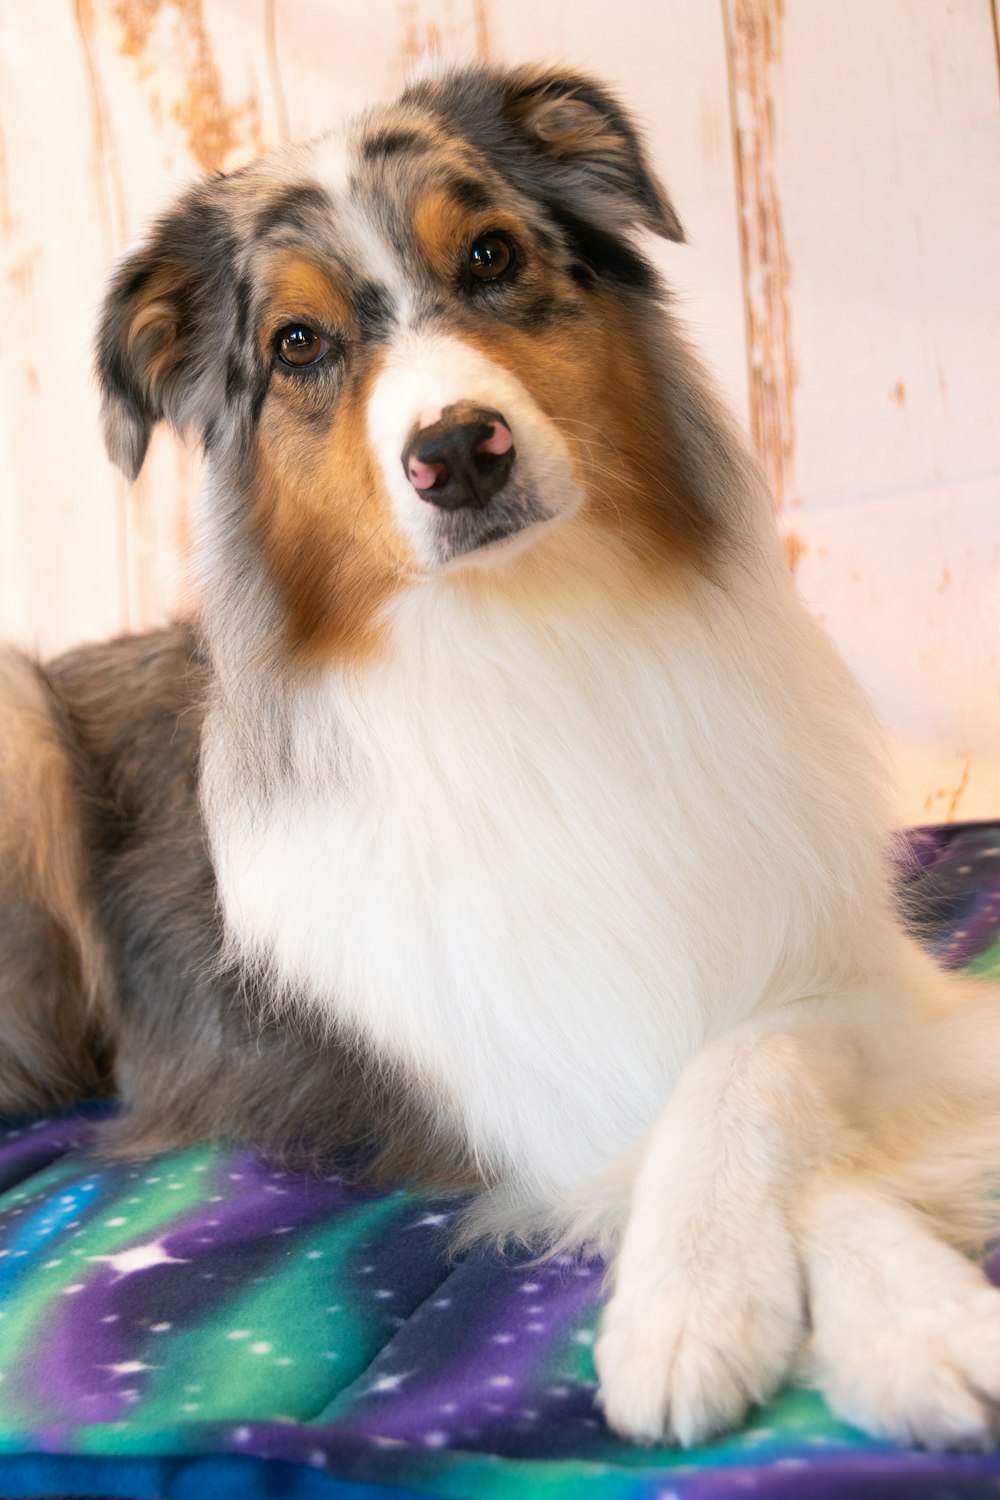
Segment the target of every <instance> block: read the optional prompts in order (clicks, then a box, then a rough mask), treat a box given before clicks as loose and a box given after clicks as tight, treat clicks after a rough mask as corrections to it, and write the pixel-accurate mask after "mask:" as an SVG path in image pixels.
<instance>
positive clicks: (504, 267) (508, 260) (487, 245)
mask: <svg viewBox="0 0 1000 1500" xmlns="http://www.w3.org/2000/svg"><path fill="white" fill-rule="evenodd" d="M513 264H514V246H513V245H512V244H511V242H510V240H509V239H508V238H507V236H506V235H503V234H483V235H480V237H479V239H478V240H476V242H475V244H474V245H473V246H472V248H471V250H470V251H469V270H470V271H471V272H472V275H473V276H474V277H475V278H476V280H477V281H496V279H497V277H499V276H504V275H505V274H506V273H507V272H508V271H509V270H510V268H511V266H512V265H513Z"/></svg>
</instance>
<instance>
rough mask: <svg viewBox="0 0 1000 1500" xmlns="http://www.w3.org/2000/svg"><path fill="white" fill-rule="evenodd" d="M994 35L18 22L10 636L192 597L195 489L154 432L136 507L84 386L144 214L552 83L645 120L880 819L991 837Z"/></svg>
mask: <svg viewBox="0 0 1000 1500" xmlns="http://www.w3.org/2000/svg"><path fill="white" fill-rule="evenodd" d="M996 36H997V25H996V14H995V10H994V6H993V4H991V3H990V0H878V3H877V4H872V3H871V0H836V3H835V0H786V3H784V4H781V3H780V0H717V3H712V4H709V3H706V0H662V3H661V4H659V5H658V6H656V7H653V8H651V7H650V6H649V5H648V3H647V0H619V3H617V4H616V5H614V6H613V7H610V6H608V5H607V4H606V0H577V3H573V4H570V3H569V0H546V4H545V5H544V6H543V5H539V4H537V3H528V0H507V3H506V4H505V5H504V6H502V7H500V6H488V5H486V3H485V0H369V3H368V4H366V5H359V4H353V3H352V4H340V3H338V4H336V5H331V4H330V3H329V0H38V3H37V4H35V3H32V4H30V5H29V4H21V5H18V4H15V3H14V0H8V3H7V4H5V5H4V7H3V15H2V25H0V634H5V635H7V636H13V637H15V638H16V639H19V640H21V641H25V642H28V643H34V644H37V645H38V646H39V647H41V648H42V649H44V650H53V649H56V648H58V647H61V646H63V645H68V644H70V643H72V642H73V641H76V640H79V639H83V638H96V637H99V636H102V635H106V634H109V633H111V632H113V631H116V630H120V629H124V628H141V627H144V626H146V625H148V624H151V623H156V622H158V621H160V620H162V619H164V618H166V617H167V615H168V614H169V613H170V612H171V611H173V610H175V609H177V608H178V607H179V606H180V607H183V606H184V604H185V592H184V546H185V536H186V526H187V516H188V510H189V503H190V497H191V494H192V492H193V488H194V486H195V484H196V482H197V463H196V461H195V460H194V459H193V457H192V456H191V455H189V454H185V453H183V452H182V451H181V450H180V449H179V448H178V447H177V445H176V444H175V443H174V442H173V440H172V439H171V438H170V437H169V436H167V435H165V434H162V435H159V436H158V437H157V439H156V440H155V443H154V447H153V451H152V455H151V460H150V463H149V464H148V466H147V469H146V471H145V472H144V474H143V476H142V478H141V480H140V482H139V484H138V485H137V486H136V487H135V488H134V489H133V490H131V491H128V490H127V489H126V487H125V486H124V484H123V483H122V482H121V481H120V480H119V479H118V478H117V476H116V475H115V474H114V473H113V471H112V469H111V467H110V465H109V464H108V463H107V460H106V459H105V457H104V455H103V453H102V452H101V448H100V443H99V440H98V433H97V414H96V399H95V393H94V390H93V386H92V383H91V380H90V375H89V368H90V342H91V336H92V328H93V321H94V314H95V309H96V306H97V304H98V301H99V296H100V287H101V282H102V279H103V277H104V275H105V274H106V272H107V269H108V267H109V266H110V264H111V262H112V260H113V259H114V257H115V256H116V255H117V254H118V253H120V252H121V250H122V249H123V248H124V246H125V245H126V244H128V243H129V242H130V240H131V239H133V238H134V237H135V236H136V235H138V234H139V233H141V230H142V226H143V225H144V223H145V222H146V221H147V220H148V218H149V216H150V215H151V214H153V213H154V212H155V211H157V210H158V209H159V208H160V207H162V206H163V205H165V204H166V203H167V202H168V201H169V200H170V199H171V197H172V196H173V194H174V192H175V191H176V189H177V188H178V187H179V186H180V185H181V184H182V183H183V182H185V181H186V180H188V179H189V178H190V177H191V176H192V175H194V174H195V173H197V172H198V171H201V170H206V169H209V170H214V169H218V168H230V167H233V166H235V165H237V164H238V163H239V162H241V161H244V160H247V159H249V158H250V157H251V156H252V155H253V154H255V152H256V151H258V150H259V149H260V148H261V147H262V146H266V145H268V144H270V143H272V142H274V141H277V140H278V139H280V138H282V137H283V136H285V135H288V134H291V135H293V136H296V135H298V136H301V135H306V134H312V133H315V132H317V131H319V130H321V129H323V128H325V127H327V126H328V125H329V124H331V123H332V122H333V121H335V120H336V119H337V118H338V117H339V116H340V115H341V114H342V113H344V112H345V111H347V110H353V109H356V108H360V107H362V106H363V105H364V104H365V103H367V102H369V101H374V100H378V99H385V98H388V97H390V96H391V95H392V94H393V93H394V92H395V91H396V89H397V88H398V87H399V85H400V83H401V82H402V79H403V76H404V74H405V72H406V70H407V68H408V67H410V66H411V65H412V64H413V62H414V61H415V60H416V59H417V58H418V57H419V55H420V53H421V52H422V51H423V50H424V49H425V48H426V47H428V46H430V47H437V48H438V49H439V50H441V51H443V52H444V53H445V54H446V55H447V56H449V57H472V56H488V57H491V58H493V59H494V60H498V61H504V60H508V61H512V60H518V61H520V60H534V59H539V58H542V59H547V60H551V61H556V62H558V61H563V62H566V63H569V64H571V65H575V66H578V67H583V68H587V69H591V70H593V71H595V72H597V73H599V74H601V75H602V76H603V77H605V78H607V79H609V80H610V81H611V82H612V83H613V84H614V85H615V86H616V87H617V88H618V89H619V90H620V92H621V93H622V95H623V96H624V97H625V98H626V100H627V101H628V102H629V103H630V105H631V106H632V107H633V108H634V109H635V110H636V111H637V112H638V113H639V115H640V116H641V117H642V118H644V119H645V121H646V122H647V133H648V138H649V143H650V148H651V151H652V154H653V157H654V160H655V162H656V164H657V167H658V168H659V170H660V171H661V173H662V175H663V177H664V178H665V180H666V182H667V183H668V186H669V188H670V191H671V193H672V196H673V198H674V200H675V202H676V204H677V207H678V209H679V211H680V214H681V217H682V219H683V221H684V223H685V226H686V228H687V231H688V237H689V244H688V245H687V246H683V247H673V246H671V247H666V248H663V249H657V250H656V252H655V253H656V254H657V256H658V259H659V260H660V263H661V264H662V266H663V267H664V269H665V271H666V273H667V275H668V277H669V279H670V281H671V284H672V285H673V287H674V289H675V292H676V296H677V302H678V306H679V310H680V312H681V315H682V317H683V318H684V319H685V321H686V322H687V324H688V326H689V327H690V329H691V333H692V336H693V338H694V340H695V342H696V343H698V344H699V345H700V346H701V347H702V348H703V349H705V351H706V353H707V357H708V362H709V364H710V365H711V367H712V368H713V369H714V370H715V372H716V374H717V375H718V377H719V379H720V381H721V383H722V385H723V388H724V390H725V391H726V393H727V395H728V396H729V398H730V400H731V401H732V402H733V403H734V404H735V406H736V408H737V410H738V411H739V413H740V414H741V416H742V418H743V419H744V421H745V422H746V423H747V425H748V427H751V429H752V430H754V431H755V432H756V433H757V434H758V436H759V438H760V441H761V442H762V443H763V444H764V445H765V449H766V451H765V452H764V454H763V458H764V461H765V464H766V466H767V467H768V469H769V471H770V472H771V473H772V475H773V476H774V478H775V481H776V483H777V484H778V487H779V488H780V490H781V491H782V495H783V500H784V507H785V509H784V514H783V524H784V525H785V527H786V529H787V530H788V532H789V539H790V549H791V552H792V555H793V556H794V557H796V558H797V560H798V577H799V581H800V584H801V586H802V587H803V590H804V592H805V594H806V596H807V597H808V599H809V600H810V602H811V603H812V604H813V606H814V608H816V610H817V611H818V612H819V613H820V614H822V615H823V616H824V617H825V619H826V621H827V624H828V625H829V627H830V629H831V631H832V632H833V634H834V636H835V638H836V639H837V640H838V641H839V642H840V643H841V645H842V647H843V648H844V649H845V651H846V652H847V654H848V655H849V657H850V659H851V660H852V662H853V663H854V665H855V666H856V668H857V670H858V671H859V673H860V675H861V676H862V678H863V680H864V681H865V682H866V683H867V685H868V687H869V690H870V691H871V692H872V694H873V696H874V698H875V700H876V703H877V705H878V707H879V709H880V711H881V712H882V714H883V716H884V718H885V719H886V721H887V724H888V726H889V731H890V738H891V741H892V744H893V747H894V750H895V752H896V755H897V759H898V762H899V764H900V767H901V783H902V796H901V809H902V814H903V816H905V817H906V818H908V819H911V820H913V819H919V818H921V817H937V816H946V815H949V814H951V815H954V816H963V815H964V816H972V815H977V814H978V815H983V816H985V815H988V814H991V813H993V814H995V813H997V812H998V811H1000V767H998V765H997V760H998V756H1000V752H998V750H997V746H998V745H1000V688H998V683H1000V665H998V662H997V649H998V648H997V641H998V639H1000V582H998V579H1000V424H998V423H997V421H996V415H995V411H996V397H995V392H996V390H997V388H998V384H1000V297H998V293H997V276H996V267H997V265H1000V195H998V194H997V191H996V184H997V182H998V181H1000V170H998V169H1000V111H998V69H997V45H996ZM751 159H752V163H753V165H754V171H755V172H756V173H757V175H756V177H755V176H754V172H749V173H748V172H747V170H746V168H747V163H748V162H750V161H751ZM738 169H739V170H738ZM758 169H759V170H758ZM762 206H763V208H764V210H765V212H764V221H765V222H763V224H762V221H761V219H760V213H761V208H762ZM768 215H770V216H771V217H770V218H768ZM775 229H777V231H778V233H779V235H780V241H777V242H776V241H775V239H774V237H773V231H774V230H775ZM741 232H742V245H741ZM777 243H780V250H781V254H782V255H783V256H784V257H786V260H787V266H786V271H787V275H784V276H782V275H777V278H776V279H775V275H776V268H777V262H776V258H775V257H776V254H777V251H776V249H775V245H776V244H777ZM777 269H780V268H777ZM768 278H770V281H769V280H768ZM769 286H770V288H771V292H773V291H774V289H775V288H777V290H778V292H780V297H779V298H778V301H775V300H774V297H773V296H772V295H771V293H770V292H768V287H769ZM765 294H766V295H765ZM769 296H770V301H769V300H768V297H769ZM755 318H756V323H755ZM748 327H750V328H751V331H752V332H753V331H754V330H756V331H755V332H754V340H755V341H754V343H753V345H752V346H751V347H750V348H749V349H748V344H747V336H746V331H747V328H748ZM768 382H770V384H768ZM769 393H770V394H769ZM769 399H775V400H778V401H779V402H781V403H784V406H783V408H782V409H783V410H784V409H785V408H787V413H788V416H789V417H790V426H789V427H788V429H787V432H785V436H784V437H783V436H782V432H783V428H782V423H781V422H778V423H777V424H776V423H775V422H773V421H770V420H761V412H762V411H763V412H765V415H766V406H767V401H768V400H769ZM782 420H783V419H782ZM781 445H784V448H782V451H781V452H779V451H778V449H779V447H780V446H781ZM785 449H787V451H785ZM946 575H947V582H946V583H944V585H943V586H942V580H943V579H944V578H945V576H946Z"/></svg>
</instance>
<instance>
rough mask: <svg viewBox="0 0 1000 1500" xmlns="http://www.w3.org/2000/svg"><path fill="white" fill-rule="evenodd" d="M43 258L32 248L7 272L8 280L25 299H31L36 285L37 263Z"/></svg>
mask: <svg viewBox="0 0 1000 1500" xmlns="http://www.w3.org/2000/svg"><path fill="white" fill-rule="evenodd" d="M40 259H41V256H40V254H39V252H38V251H37V250H32V251H30V252H29V254H27V255H22V256H21V259H20V260H19V261H16V262H15V263H14V265H12V266H11V268H10V270H9V271H8V272H7V280H8V281H9V282H10V284H11V286H12V287H13V288H14V290H15V292H17V294H18V296H19V297H21V298H23V299H24V300H25V301H30V299H31V294H32V291H33V290H34V286H35V265H36V263H37V262H38V261H39V260H40Z"/></svg>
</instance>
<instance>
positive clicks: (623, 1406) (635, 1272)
mask: <svg viewBox="0 0 1000 1500" xmlns="http://www.w3.org/2000/svg"><path fill="white" fill-rule="evenodd" d="M829 1017H830V1009H829V1008H828V1007H826V1006H824V1005H822V1004H821V1003H820V1002H801V1003H800V1004H799V1005H797V1006H795V1007H794V1008H792V1009H790V1010H786V1011H783V1012H782V1013H780V1015H775V1016H773V1017H771V1018H769V1019H768V1020H766V1021H765V1022H763V1023H751V1024H748V1025H746V1026H742V1027H739V1028H737V1029H736V1030H735V1031H732V1032H730V1033H728V1034H727V1035H726V1036H724V1037H722V1038H721V1039H720V1040H719V1041H717V1042H715V1043H713V1044H711V1045H710V1046H709V1047H707V1048H705V1049H704V1050H703V1051H702V1052H701V1053H699V1055H698V1056H697V1057H696V1058H694V1060H693V1061H692V1062H691V1063H690V1064H689V1065H688V1067H687V1068H686V1069H685V1071H684V1073H683V1075H682V1077H681V1079H680V1082H679V1083H678V1086H677V1088H676V1090H675V1092H674V1094H673V1095H672V1097H671V1099H670V1101H669V1103H668V1105H667V1107H666V1109H665V1110H664V1112H663V1114H662V1115H661V1116H660V1119H659V1120H658V1122H657V1124H656V1125H655V1126H654V1128H653V1131H652V1133H651V1135H650V1137H649V1139H648V1141H647V1144H646V1147H645V1149H644V1151H643V1154H642V1156H641V1158H640V1161H639V1166H638V1170H637V1173H636V1177H635V1184H634V1190H633V1197H632V1205H631V1212H630V1217H629V1219H628V1222H627V1224H626V1228H625V1235H624V1239H623V1242H622V1247H621V1252H620V1255H619V1258H618V1261H617V1264H616V1265H615V1266H614V1268H613V1277H614V1291H613V1295H612V1297H611V1300H610V1302H609V1305H608V1307H607V1309H606V1311H605V1314H604V1319H603V1323H602V1328H601V1334H600V1338H599V1340H598V1343H597V1346H596V1349H595V1359H596V1362H597V1368H598V1373H599V1375H600V1379H601V1391H602V1400H603V1404H604V1409H605V1413H606V1415H607V1418H608V1421H609V1422H610V1424H611V1426H612V1427H614V1428H615V1429H616V1430H617V1431H619V1432H621V1433H623V1434H625V1435H627V1436H629V1437H632V1438H636V1439H639V1440H642V1441H648V1442H654V1441H661V1440H667V1441H676V1442H680V1443H683V1444H685V1445H687V1444H691V1443H696V1442H699V1441H701V1440H703V1439H705V1438H707V1437H709V1436H711V1435H712V1434H713V1433H716V1432H719V1431H722V1430H723V1429H726V1428H731V1427H733V1426H735V1425H736V1424H738V1423H739V1421H740V1419H741V1418H742V1416H743V1414H744V1412H745V1411H746V1409H747V1407H748V1406H749V1405H750V1404H751V1403H753V1402H760V1401H763V1400H765V1399H766V1398H767V1397H768V1396H770V1395H771V1393H772V1392H773V1391H774V1390H775V1388H776V1387H777V1386H778V1384H779V1383H780V1382H781V1380H782V1379H783V1377H784V1376H785V1375H786V1373H787V1372H788V1370H789V1367H790V1365H791V1363H792V1360H793V1358H794V1356H795V1354H796V1352H797V1350H798V1349H799V1346H800V1344H801V1341H802V1338H803V1336H804V1328H805V1321H804V1316H805V1309H804V1301H805V1298H804V1287H803V1284H802V1276H801V1272H800V1266H799V1256H798V1251H797V1247H796V1245H795V1241H794V1237H793V1232H792V1220H791V1207H792V1201H793V1199H794V1195H795V1194H796V1193H797V1192H799V1191H800V1190H801V1186H802V1182H803V1178H804V1176H805V1175H806V1174H807V1173H808V1172H809V1171H811V1170H813V1169H814V1168H815V1166H816V1165H817V1164H818V1163H819V1162H821V1161H824V1160H826V1159H827V1158H828V1157H829V1156H830V1154H831V1153H832V1152H834V1151H836V1150H838V1149H839V1148H840V1146H841V1144H842V1143H843V1142H844V1141H845V1139H846V1126H845V1125H844V1123H843V1121H844V1111H845V1106H846V1105H847V1103H848V1101H849V1098H850V1095H851V1093H852V1091H853V1088H854V1086H855V1083H856V1079H857V1075H858V1072H859V1068H858V1057H857V1051H856V1048H855V1047H854V1046H853V1045H852V1044H851V1042H850V1041H849V1040H847V1039H846V1038H845V1033H844V1029H843V1028H842V1027H841V1026H837V1025H836V1023H835V1021H833V1020H831V1019H829Z"/></svg>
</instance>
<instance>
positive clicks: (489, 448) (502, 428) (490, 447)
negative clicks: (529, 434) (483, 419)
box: [476, 422, 514, 457]
mask: <svg viewBox="0 0 1000 1500" xmlns="http://www.w3.org/2000/svg"><path fill="white" fill-rule="evenodd" d="M490 426H491V427H492V429H493V431H492V432H491V433H490V435H489V437H488V438H483V441H482V442H481V443H477V444H476V452H477V453H495V454H497V456H498V457H499V455H500V454H501V453H509V452H510V450H511V448H512V447H513V446H514V438H513V434H512V433H511V430H510V428H509V427H508V426H507V425H506V423H504V422H491V423H490Z"/></svg>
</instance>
